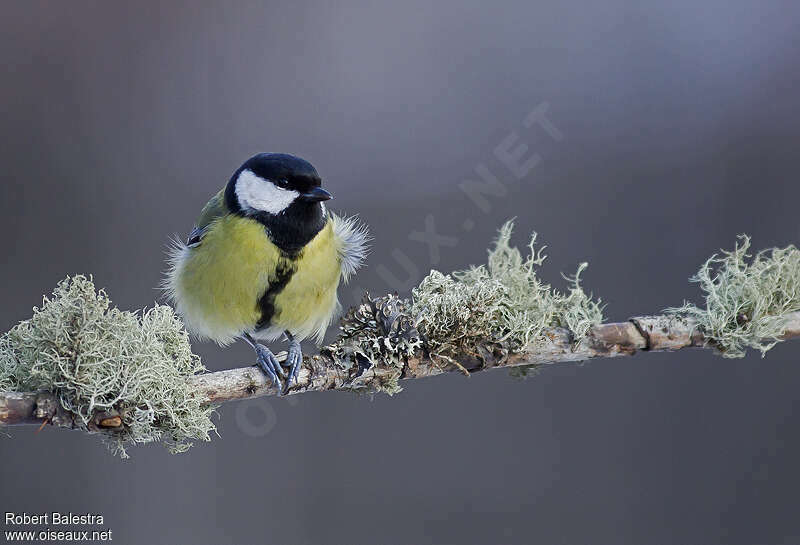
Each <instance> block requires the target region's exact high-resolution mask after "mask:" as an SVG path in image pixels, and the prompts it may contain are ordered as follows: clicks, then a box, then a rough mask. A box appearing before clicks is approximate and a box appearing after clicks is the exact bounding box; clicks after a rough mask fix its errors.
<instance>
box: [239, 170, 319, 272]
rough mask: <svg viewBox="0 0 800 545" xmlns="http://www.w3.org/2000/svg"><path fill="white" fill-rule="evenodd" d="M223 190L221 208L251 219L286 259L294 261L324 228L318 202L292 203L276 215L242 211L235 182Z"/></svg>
mask: <svg viewBox="0 0 800 545" xmlns="http://www.w3.org/2000/svg"><path fill="white" fill-rule="evenodd" d="M237 175H238V174H234V176H233V178H231V180H230V181H229V182H228V185H227V187H226V188H225V204H226V205H227V207H228V210H230V211H231V213H233V214H236V215H238V216H242V217H245V218H250V219H253V220H255V221H257V222H259V223H260V224H262V225H263V226H264V229H265V231H266V234H267V236H268V237H269V239H270V241H272V243H273V244H275V246H277V247H278V248H280V250H281V251H282V252H283V253H284V255H285V256H286V257H289V258H296V257H297V256H298V255H299V253H300V251H301V250H302V249H303V248H304V247H305V245H306V244H308V243H309V242H311V240H312V239H313V238H314V237H315V236H317V233H319V232H320V231H322V229H323V228H324V227H325V222H326V221H327V218H326V216H325V212H324V211H323V208H322V204H321V203H319V202H302V201H295V202H293V203H292V204H291V205H289V207H288V208H286V209H285V210H283V211H282V212H281V213H280V214H270V213H269V212H262V211H248V210H243V209H242V207H241V206H239V200H238V199H237V198H236V193H235V183H236V182H235V180H236V177H237Z"/></svg>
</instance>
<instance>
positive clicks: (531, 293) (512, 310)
mask: <svg viewBox="0 0 800 545" xmlns="http://www.w3.org/2000/svg"><path fill="white" fill-rule="evenodd" d="M512 232H513V222H511V221H509V222H507V223H506V224H505V225H503V227H502V228H501V229H500V233H499V236H498V238H497V241H496V243H495V245H494V248H492V249H490V250H489V259H488V263H487V264H486V265H479V266H473V267H471V268H470V269H468V270H464V271H459V272H454V273H452V274H442V273H440V272H438V271H431V273H430V274H429V275H428V276H427V277H426V278H425V279H424V280H423V281H422V283H421V284H420V285H419V287H417V288H415V289H414V290H413V299H412V306H411V313H412V315H413V316H414V317H415V323H416V325H417V327H418V328H419V331H420V333H421V334H422V335H423V337H424V339H425V341H426V343H427V347H428V349H429V350H430V352H431V354H432V355H433V356H434V357H435V356H442V357H445V358H455V357H457V356H458V355H460V354H464V353H468V354H470V353H472V354H474V353H476V352H477V351H476V345H477V344H478V343H485V342H487V341H488V342H497V343H502V344H504V345H505V346H506V347H508V348H509V349H510V350H511V351H518V350H521V349H522V348H524V347H525V346H528V345H530V344H535V343H538V342H544V341H545V340H546V336H545V335H544V332H545V329H546V328H548V327H564V328H567V329H569V330H570V331H571V332H572V334H573V338H574V341H575V343H578V342H580V341H581V340H582V339H583V338H584V336H585V335H586V333H587V332H588V330H589V329H590V328H591V327H592V326H593V325H596V324H599V323H600V322H601V321H602V319H603V315H602V306H601V301H600V300H599V299H598V300H594V299H593V298H592V296H591V295H587V294H586V293H585V292H584V291H583V288H582V287H581V285H580V274H581V273H582V272H583V270H584V269H585V268H586V266H587V264H586V263H582V264H581V265H580V266H579V267H578V270H577V272H576V274H575V276H574V277H565V278H566V279H567V280H568V281H569V282H570V288H569V290H568V291H567V292H566V293H562V292H560V291H558V290H555V289H553V288H552V287H551V286H550V285H549V284H546V283H544V282H542V281H541V280H540V279H539V277H538V276H537V269H538V267H539V266H541V265H542V263H543V262H544V260H545V258H546V256H545V255H544V254H543V250H544V247H540V248H538V249H537V247H536V233H533V234H532V236H531V240H530V243H529V244H528V248H529V253H528V255H527V256H525V257H523V255H522V253H521V252H520V251H519V249H517V248H515V247H512V246H511V244H510V241H511V235H512Z"/></svg>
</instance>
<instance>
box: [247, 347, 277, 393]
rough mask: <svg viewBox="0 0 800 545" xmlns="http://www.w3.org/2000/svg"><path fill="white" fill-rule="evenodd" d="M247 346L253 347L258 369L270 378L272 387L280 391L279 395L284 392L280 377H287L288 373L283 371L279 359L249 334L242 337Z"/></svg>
mask: <svg viewBox="0 0 800 545" xmlns="http://www.w3.org/2000/svg"><path fill="white" fill-rule="evenodd" d="M242 337H243V338H244V340H245V341H247V344H249V345H250V346H252V347H253V350H255V352H256V363H257V365H258V367H259V368H260V369H261V370H262V371H263V372H264V374H265V375H267V376H268V377H269V379H270V380H271V381H272V385H273V386H275V388H277V389H278V395H280V394H281V392H282V391H283V384H281V379H280V378H278V376H279V375H280V376H282V377H284V378H285V377H286V371H284V370H283V368H282V367H281V364H280V363H279V362H278V359H277V358H276V357H275V354H273V353H272V351H271V350H270V349H269V348H267V347H266V346H264V345H263V344H260V343H257V342H256V341H255V340H254V339H253V337H251V336H250V335H248V334H245V335H243V336H242Z"/></svg>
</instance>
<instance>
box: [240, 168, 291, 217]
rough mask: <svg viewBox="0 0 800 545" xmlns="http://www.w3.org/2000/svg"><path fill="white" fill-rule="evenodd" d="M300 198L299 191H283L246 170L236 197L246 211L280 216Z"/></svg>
mask: <svg viewBox="0 0 800 545" xmlns="http://www.w3.org/2000/svg"><path fill="white" fill-rule="evenodd" d="M299 196H300V193H298V192H297V191H290V190H288V189H281V188H280V187H278V186H276V185H275V184H273V183H272V182H269V181H267V180H264V179H262V178H259V177H258V176H256V175H255V174H254V173H253V172H252V171H251V170H244V171H242V173H241V174H239V179H238V180H237V181H236V197H237V198H238V199H239V205H240V206H241V207H242V208H244V209H245V210H249V211H256V212H269V213H270V214H280V213H281V212H283V211H284V210H286V209H287V208H288V207H289V206H290V205H291V204H292V203H293V202H294V200H295V199H296V198H297V197H299Z"/></svg>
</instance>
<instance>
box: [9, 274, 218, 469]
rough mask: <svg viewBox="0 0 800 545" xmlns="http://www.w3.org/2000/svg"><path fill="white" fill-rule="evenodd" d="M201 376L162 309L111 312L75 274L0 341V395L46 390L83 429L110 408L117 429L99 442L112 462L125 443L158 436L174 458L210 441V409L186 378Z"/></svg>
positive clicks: (184, 338)
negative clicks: (118, 420)
mask: <svg viewBox="0 0 800 545" xmlns="http://www.w3.org/2000/svg"><path fill="white" fill-rule="evenodd" d="M202 371H205V367H203V365H202V364H201V363H200V359H199V357H198V356H196V355H194V354H193V353H192V351H191V347H190V345H189V338H188V335H187V333H186V331H185V329H184V327H183V323H182V322H181V320H180V319H179V318H178V317H177V316H176V315H175V313H174V312H173V310H172V309H171V308H170V307H167V306H163V305H157V306H155V307H153V308H151V309H149V310H146V311H144V312H142V313H133V312H128V311H121V310H118V309H116V308H112V307H111V301H110V299H109V298H108V295H107V294H106V293H105V291H104V290H100V291H97V290H96V289H95V286H94V283H93V282H92V280H91V278H86V277H85V276H81V275H78V276H74V277H68V278H66V279H65V280H62V281H61V282H60V283H59V284H58V286H57V287H56V288H55V290H54V291H53V294H52V296H51V297H49V298H48V297H45V298H44V301H43V304H42V306H41V308H36V307H34V309H33V317H32V318H30V319H29V320H25V321H23V322H20V323H19V324H18V325H16V326H15V327H14V328H13V329H11V330H10V331H9V332H7V333H5V334H4V335H2V336H1V337H0V390H16V391H37V390H46V391H50V392H53V393H54V394H55V395H56V396H57V398H58V399H59V401H60V403H61V406H62V407H63V408H64V409H65V410H66V411H67V412H68V413H70V414H72V415H73V417H74V420H75V422H76V423H77V425H78V426H79V427H81V428H84V429H88V428H89V427H90V424H91V422H92V419H93V418H94V416H95V415H96V414H98V413H99V412H104V411H114V412H115V413H117V414H119V416H120V417H121V419H122V423H123V426H122V427H121V428H119V429H117V430H114V431H110V432H105V433H103V436H104V437H105V438H106V439H107V440H108V443H109V444H110V446H111V448H112V450H113V451H114V452H115V453H117V454H119V455H120V456H122V457H127V453H126V450H125V446H126V445H129V444H133V443H147V442H151V441H158V440H162V441H164V442H165V443H166V444H167V446H168V448H169V449H170V451H172V452H182V451H185V450H186V449H188V448H189V446H190V445H191V441H192V440H198V439H199V440H203V441H208V440H210V432H212V431H213V430H214V429H215V428H214V424H213V423H212V422H211V420H210V415H211V413H212V412H213V407H209V406H206V405H204V404H203V402H202V400H200V399H198V398H196V397H195V396H194V395H193V393H192V392H191V391H190V389H189V387H188V385H187V381H186V378H187V377H189V376H192V375H195V374H197V373H200V372H202Z"/></svg>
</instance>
